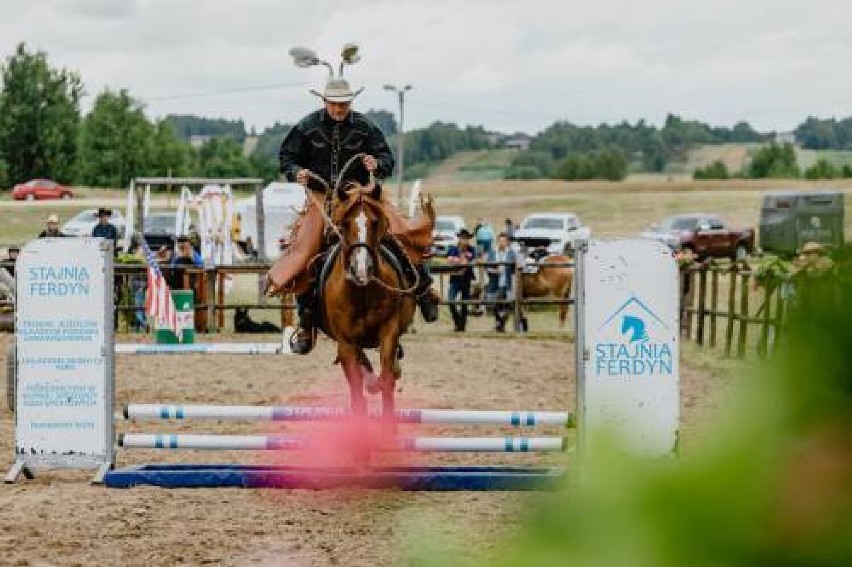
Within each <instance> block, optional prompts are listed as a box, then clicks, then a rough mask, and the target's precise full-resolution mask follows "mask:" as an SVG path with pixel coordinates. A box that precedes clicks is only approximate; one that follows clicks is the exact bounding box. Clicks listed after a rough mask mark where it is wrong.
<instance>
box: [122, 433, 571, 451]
mask: <svg viewBox="0 0 852 567" xmlns="http://www.w3.org/2000/svg"><path fill="white" fill-rule="evenodd" d="M312 443H314V441H312V440H311V439H310V438H304V437H290V436H284V435H169V434H141V433H125V434H122V435H120V436H119V440H118V444H119V446H121V447H124V448H127V449H201V450H258V451H287V450H300V449H308V448H310V447H311V446H312ZM565 446H566V444H565V440H564V439H563V438H562V437H401V438H398V439H396V440H395V441H394V442H393V443H392V444H391V445H383V444H381V443H379V444H377V445H376V447H374V449H376V450H379V451H414V452H492V453H530V452H552V451H564V450H565Z"/></svg>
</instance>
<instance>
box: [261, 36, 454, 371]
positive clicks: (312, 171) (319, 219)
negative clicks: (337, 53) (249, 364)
mask: <svg viewBox="0 0 852 567" xmlns="http://www.w3.org/2000/svg"><path fill="white" fill-rule="evenodd" d="M357 51H358V49H357V47H356V46H354V45H351V44H349V45H346V46H344V48H343V53H342V59H343V61H342V63H341V65H340V71H339V73H338V74H337V75H335V73H334V68H333V67H332V66H331V65H330V64H328V63H326V62H324V61H321V60H319V58H318V57H317V56H316V54H315V53H314V52H313V51H312V50H309V49H306V48H293V49H292V50H291V51H290V54H291V55H292V56H293V58H294V60H295V62H296V65H297V66H299V67H309V66H313V65H325V66H326V67H328V68H329V71H330V73H329V77H328V79H327V81H326V84H325V88H324V89H323V91H322V92H317V91H315V90H311V93H312V94H314V95H316V96H317V97H319V99H320V100H321V101H322V108H320V109H319V110H316V111H314V112H311V113H310V114H308V115H307V116H305V117H304V118H303V119H302V120H300V121H299V122H298V123H297V124H296V125H295V126H294V127H293V128H292V129H291V130H290V132H289V133H288V134H287V136H286V138H285V139H284V141H283V142H282V144H281V149H280V151H279V154H278V157H279V161H280V166H281V173H282V174H283V176H284V177H285V178H286V179H287V180H288V181H291V182H296V183H299V184H301V185H303V186H305V187H306V188H308V189H309V190H315V191H321V189H320V188H319V187H317V184H316V183H313V184H312V183H310V181H311V179H312V178H313V177H314V176H317V177H319V178H321V179H323V180H324V181H325V182H326V183H327V184H328V185H329V186H330V187H334V185H335V183H336V182H337V181H338V177H339V176H340V175H341V174H342V173H344V172H343V171H342V169H343V168H344V167H345V165H346V164H347V162H349V160H350V159H352V158H353V157H354V156H357V155H358V154H364V155H363V157H362V158H361V160H360V161H361V165H362V166H363V167H354V166H353V167H350V168H349V169H348V170H347V171H346V172H345V173H346V178H347V179H355V180H356V181H358V182H359V183H361V184H362V185H366V184H367V183H368V182H369V173H372V174H373V175H374V176H375V177H376V179H377V183H381V181H382V180H384V179H387V178H388V177H390V176H391V175H392V174H393V169H394V157H393V154H392V153H391V150H390V148H389V147H388V143H387V140H385V136H384V134H382V131H381V130H380V129H379V128H378V126H376V125H375V124H374V123H373V122H372V121H371V120H370V119H369V118H367V117H366V116H364V115H363V114H361V113H360V112H356V111H355V110H352V101H353V100H354V99H355V97H357V96H358V95H359V94H360V93H361V91H363V90H364V89H363V87H362V88H359V89H358V90H354V91H353V90H352V88H351V87H350V86H349V82H348V81H347V80H346V79H345V78H344V77H343V68H344V65H346V64H352V63H355V62H356V61H358V59H359V58H358V55H357ZM353 165H354V164H353ZM324 201H325V199H324V197H323V196H319V198H317V199H308V201H307V204H306V208H305V210H304V211H303V213H302V216H301V218H300V219H299V221H298V222H297V223H296V225H295V229H294V234H293V235H292V236H291V238H290V239H289V241H290V243H291V244H290V245H289V246H288V247H287V250H286V251H285V253H284V254H283V255H282V256H281V258H279V259H278V260H277V261H276V262H275V263H274V264H273V265H272V267H271V268H270V271H269V273H268V274H267V284H268V285H267V290H268V292H269V293H270V294H277V293H295V294H296V295H297V303H298V313H299V328H298V329H297V330H296V333H295V334H294V338H293V342H292V348H293V350H294V352H297V353H299V354H307V353H309V352H310V351H311V350H312V348H313V342H314V339H313V337H314V332H313V330H314V328H315V324H316V322H315V321H314V314H315V311H316V307H315V305H316V302H317V299H318V298H317V290H316V289H315V285H314V284H315V282H314V281H313V277H312V274H311V273H310V271H309V270H308V264H309V263H310V262H311V260H312V259H313V258H314V257H316V256H317V254H319V253H321V252H322V250H323V247H324V238H323V234H324V228H325V222H324V217H323V211H322V210H321V208H320V207H321V203H323V202H324ZM383 204H384V211H385V214H386V215H387V217H388V219H389V221H390V231H391V233H392V234H393V235H394V236H395V237H396V240H398V241H399V242H400V243H401V244H402V246H403V247H404V248H405V249H404V250H395V252H396V253H397V254H399V255H403V254H404V255H407V256H408V258H409V259H410V260H411V262H408V261H403V262H401V264H402V265H403V266H406V267H407V266H411V265H413V266H415V269H416V270H417V277H418V278H419V279H418V281H419V282H420V287H419V288H418V289H417V290H416V292H415V294H416V296H417V302H418V305H419V306H420V310H421V313H422V314H423V318H424V319H425V320H426V321H427V322H432V321H435V320H436V319H437V318H438V302H439V299H438V297H437V295H436V294H435V293H434V292H433V291H432V289H431V283H432V279H431V277H430V276H429V274H428V272H426V270H425V269H424V267H423V265H422V260H423V257H424V256H425V255H426V254H427V253H428V249H429V247H430V245H431V241H432V228H433V227H432V220H431V219H424V218H419V219H416V220H407V219H405V218H403V217H402V216H401V215H400V213H399V212H398V211H397V210H396V208H395V207H394V205H393V204H392V203H391V202H390V200H389V199H388V198H387V197H386V196H385V195H384V194H383ZM386 244H387V245H388V246H394V247H395V245H394V243H393V241H389V242H388V243H386ZM409 276H410V277H414V274H413V273H412V274H409Z"/></svg>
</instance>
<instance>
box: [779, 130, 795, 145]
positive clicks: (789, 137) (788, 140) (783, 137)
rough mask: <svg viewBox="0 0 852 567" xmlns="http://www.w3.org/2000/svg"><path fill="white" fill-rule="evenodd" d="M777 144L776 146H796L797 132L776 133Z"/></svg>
mask: <svg viewBox="0 0 852 567" xmlns="http://www.w3.org/2000/svg"><path fill="white" fill-rule="evenodd" d="M775 143H776V144H779V145H781V144H793V145H796V134H795V132H776V133H775Z"/></svg>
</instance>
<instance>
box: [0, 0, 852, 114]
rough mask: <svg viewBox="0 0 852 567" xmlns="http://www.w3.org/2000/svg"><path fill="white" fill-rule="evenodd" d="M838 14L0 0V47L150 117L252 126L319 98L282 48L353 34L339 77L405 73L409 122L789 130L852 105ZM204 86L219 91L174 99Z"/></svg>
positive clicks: (811, 6) (760, 3) (368, 1)
mask: <svg viewBox="0 0 852 567" xmlns="http://www.w3.org/2000/svg"><path fill="white" fill-rule="evenodd" d="M850 28H852V7H849V6H848V2H846V1H845V0H844V1H842V0H813V1H812V2H809V3H803V2H801V1H795V2H794V1H789V0H775V1H772V0H751V1H749V2H741V1H734V0H715V1H710V0H706V1H699V0H696V1H690V2H683V1H681V0H646V1H645V2H635V1H628V0H597V1H595V2H587V1H585V0H584V1H580V0H562V1H557V0H525V1H523V2H518V1H516V0H496V1H495V0H470V1H467V2H450V1H447V0H435V1H432V2H427V1H422V2H419V1H394V2H391V1H387V0H362V1H360V2H358V3H353V2H344V1H335V0H314V1H309V0H304V1H291V2H281V1H280V0H243V1H242V2H233V1H231V0H206V1H205V2H203V3H201V2H197V1H196V0H125V1H118V0H48V1H46V2H38V3H36V2H12V3H9V6H4V18H3V20H2V21H0V52H2V53H11V51H12V50H13V49H14V45H15V44H16V43H18V42H19V41H26V42H27V43H29V44H31V45H32V46H35V47H39V48H42V49H44V50H46V51H47V52H48V53H49V54H50V57H51V60H52V61H53V62H54V63H56V64H59V65H63V66H67V67H70V68H73V69H77V70H79V71H80V73H81V75H82V76H83V79H84V81H85V83H86V85H87V90H88V92H89V93H92V94H94V93H97V92H98V91H100V90H101V89H102V88H104V87H105V86H111V87H113V88H122V87H125V88H128V89H129V90H130V92H131V93H132V94H134V95H136V96H138V97H140V98H142V99H143V100H146V101H147V102H148V109H149V112H150V113H152V114H157V115H162V114H166V113H169V112H195V113H200V114H210V115H214V116H226V117H231V118H238V117H243V118H245V119H246V121H247V122H248V123H250V124H256V125H258V126H260V127H262V126H264V125H266V124H270V123H272V122H274V121H276V120H279V121H294V120H296V119H298V117H299V116H300V115H301V114H302V113H304V112H306V111H308V110H310V109H311V108H314V107H316V104H317V102H316V99H315V98H313V97H311V95H309V94H307V88H308V86H309V85H310V86H318V85H322V82H323V81H324V78H325V74H324V71H323V70H322V69H311V70H302V69H297V68H296V67H294V66H293V65H292V63H291V62H290V61H289V58H288V57H287V50H288V49H289V47H291V46H292V45H296V44H304V45H309V46H312V47H314V48H316V49H317V50H318V51H319V52H320V53H321V54H323V55H324V56H326V57H328V58H330V59H333V60H335V61H336V60H337V59H336V56H337V53H338V52H339V50H340V47H341V46H342V45H343V43H345V42H347V41H356V42H358V43H359V44H360V45H361V46H362V52H363V62H362V63H359V64H358V65H356V66H354V67H352V68H350V69H349V70H348V71H347V76H348V77H349V78H350V80H351V81H352V82H353V83H354V84H356V85H365V86H366V87H367V89H366V91H365V93H364V94H363V95H362V96H361V97H359V100H358V104H359V106H360V107H361V108H371V107H373V108H377V107H381V108H389V109H391V110H396V99H395V98H394V97H393V96H392V95H391V94H390V93H387V92H385V91H383V90H382V89H381V85H383V84H385V83H394V84H406V83H411V84H413V85H414V89H413V90H412V91H411V92H410V93H408V95H407V97H408V98H407V101H408V104H407V106H406V110H407V114H406V118H407V123H408V124H409V126H419V125H424V124H427V123H429V122H431V121H433V120H449V121H456V122H459V123H462V124H464V123H473V124H484V125H486V126H488V127H493V128H499V129H504V130H517V129H522V130H527V131H534V130H537V129H540V128H543V127H545V126H546V125H548V124H550V123H551V122H553V121H554V120H557V119H565V120H572V121H575V122H578V123H597V122H601V121H617V120H622V119H629V120H637V119H639V118H646V119H649V120H651V121H653V122H659V121H661V120H662V119H663V118H664V116H665V114H666V113H667V112H669V111H671V112H679V113H683V114H685V115H687V116H690V117H696V118H700V119H705V120H711V121H713V122H717V123H727V124H732V123H733V122H735V121H737V120H739V119H743V118H745V119H749V120H752V121H753V122H754V123H755V124H756V125H757V126H758V127H761V128H764V129H787V128H790V127H792V126H794V125H795V124H796V123H797V122H798V121H799V120H801V119H802V118H804V117H805V116H807V115H808V114H823V115H826V114H832V113H843V112H846V113H849V111H848V110H846V98H847V97H846V95H845V93H846V92H847V91H849V90H850V88H852V77H850V76H848V74H847V73H845V67H846V65H847V64H848V63H847V62H848V61H849V60H850V58H852V42H849V41H848V38H847V36H848V29H850ZM45 30H50V32H49V33H45ZM297 83H304V84H303V85H300V86H296V87H292V86H291V87H287V86H282V87H280V88H277V89H262V90H256V91H251V92H241V93H236V94H235V93H230V94H229V93H226V92H224V91H233V90H235V89H240V88H245V87H252V86H258V87H260V86H268V85H276V84H277V85H292V84H297ZM211 92H222V94H221V95H219V96H198V97H194V98H180V97H178V96H175V95H181V94H192V93H211ZM170 95H171V96H170Z"/></svg>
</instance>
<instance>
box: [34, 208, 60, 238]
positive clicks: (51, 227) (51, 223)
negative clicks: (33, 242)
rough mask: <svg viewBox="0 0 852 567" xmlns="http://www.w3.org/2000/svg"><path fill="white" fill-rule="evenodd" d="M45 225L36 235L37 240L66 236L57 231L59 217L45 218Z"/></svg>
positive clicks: (53, 215)
mask: <svg viewBox="0 0 852 567" xmlns="http://www.w3.org/2000/svg"><path fill="white" fill-rule="evenodd" d="M45 225H46V226H45V229H44V230H42V231H41V232H40V233H39V234H38V237H39V238H62V237H64V236H66V235H65V233H64V232H62V231H61V230H59V217H58V216H57V215H55V214H52V215H50V216H49V217H47V219H46V220H45Z"/></svg>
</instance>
